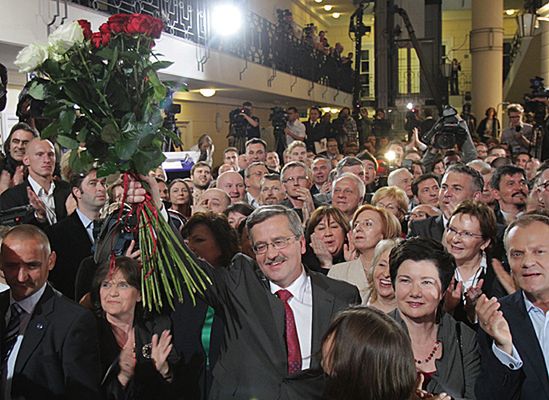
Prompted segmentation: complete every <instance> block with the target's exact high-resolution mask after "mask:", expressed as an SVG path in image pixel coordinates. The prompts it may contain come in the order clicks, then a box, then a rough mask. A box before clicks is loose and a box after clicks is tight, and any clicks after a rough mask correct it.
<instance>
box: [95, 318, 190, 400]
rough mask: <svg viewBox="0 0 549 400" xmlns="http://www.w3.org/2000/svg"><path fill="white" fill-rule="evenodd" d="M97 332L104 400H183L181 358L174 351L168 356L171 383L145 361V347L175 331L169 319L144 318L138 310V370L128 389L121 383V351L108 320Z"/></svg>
mask: <svg viewBox="0 0 549 400" xmlns="http://www.w3.org/2000/svg"><path fill="white" fill-rule="evenodd" d="M97 329H98V332H99V351H100V353H99V354H100V359H101V370H102V375H103V379H102V383H101V386H102V388H103V393H104V397H105V399H106V400H122V399H131V400H156V399H158V400H161V399H162V400H163V399H183V396H182V394H181V393H179V390H178V388H177V384H178V382H177V377H178V376H179V375H180V374H179V371H178V370H177V364H178V358H177V355H176V353H175V351H174V350H173V349H172V351H171V353H170V355H169V356H168V362H169V364H170V368H171V372H172V376H173V377H174V380H173V381H172V382H171V383H170V382H167V381H166V380H164V379H163V378H162V376H161V375H160V374H159V373H158V371H157V370H156V368H155V367H154V364H153V362H152V360H151V359H150V358H145V356H144V353H145V354H147V352H146V351H144V350H143V347H144V346H146V345H150V343H151V340H152V336H153V335H154V334H158V336H160V335H161V334H162V332H163V331H164V330H170V329H171V323H170V319H169V318H168V317H166V316H158V315H155V316H151V317H150V318H147V319H145V318H141V317H140V312H139V311H137V310H136V312H135V319H134V332H135V356H136V366H135V370H134V376H133V378H132V379H131V380H130V381H129V382H128V384H127V385H126V387H125V388H124V387H123V386H122V385H121V384H120V382H119V381H118V378H117V377H118V373H119V372H120V367H119V357H120V348H119V347H118V344H117V342H116V339H115V338H114V334H113V333H112V328H111V326H110V324H109V323H108V322H107V320H106V319H105V318H97Z"/></svg>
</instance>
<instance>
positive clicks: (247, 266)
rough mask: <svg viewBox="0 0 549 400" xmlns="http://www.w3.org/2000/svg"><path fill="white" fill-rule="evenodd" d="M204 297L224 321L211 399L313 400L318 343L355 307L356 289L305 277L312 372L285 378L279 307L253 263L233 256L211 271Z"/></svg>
mask: <svg viewBox="0 0 549 400" xmlns="http://www.w3.org/2000/svg"><path fill="white" fill-rule="evenodd" d="M213 272H214V273H213V274H211V276H212V279H213V281H214V284H213V286H211V287H210V288H209V290H208V292H207V297H208V299H209V301H210V302H211V303H212V305H214V307H216V308H218V309H222V310H223V313H224V315H225V318H226V324H227V325H226V332H225V340H226V346H225V347H224V348H223V349H222V353H221V356H220V358H219V360H218V362H217V365H216V366H215V368H214V371H213V376H214V381H213V385H212V389H211V393H210V399H223V400H226V399H246V400H249V399H251V398H257V399H262V400H268V399H296V400H297V399H299V400H302V399H317V398H320V397H321V396H322V392H323V390H324V381H323V376H322V374H321V373H320V371H319V369H320V355H319V353H320V344H321V340H322V336H323V335H324V333H325V332H326V330H327V329H328V326H329V325H330V322H331V320H332V318H333V317H334V316H335V314H336V313H337V312H339V311H341V310H343V309H346V308H347V307H348V306H349V305H350V304H358V303H359V302H360V296H359V294H358V290H357V289H356V287H354V286H352V285H350V284H348V283H346V282H341V281H336V280H333V279H330V278H327V277H325V276H324V275H322V274H319V273H315V272H309V276H310V277H311V285H312V297H313V310H312V313H313V318H312V319H313V320H312V338H311V339H312V348H311V354H312V359H311V369H309V370H305V371H302V372H301V373H298V374H295V375H292V376H288V372H287V371H288V366H287V355H286V343H285V339H284V332H285V323H284V315H285V314H284V305H283V303H282V302H281V301H280V300H279V299H278V297H277V296H276V295H274V294H272V293H271V291H270V287H269V281H268V280H267V278H266V277H265V276H264V275H263V274H262V273H261V272H260V271H259V270H256V266H255V264H254V262H253V261H252V260H251V259H250V258H248V257H246V256H244V255H242V254H237V255H236V256H235V257H234V258H233V260H232V263H231V265H230V266H229V268H227V269H225V268H223V269H216V270H215V271H213Z"/></svg>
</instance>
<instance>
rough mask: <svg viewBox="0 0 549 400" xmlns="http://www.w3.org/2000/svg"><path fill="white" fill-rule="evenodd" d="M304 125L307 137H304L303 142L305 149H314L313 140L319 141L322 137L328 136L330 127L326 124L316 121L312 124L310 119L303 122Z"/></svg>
mask: <svg viewBox="0 0 549 400" xmlns="http://www.w3.org/2000/svg"><path fill="white" fill-rule="evenodd" d="M303 125H305V132H306V134H307V138H306V139H305V144H306V145H307V150H309V151H313V152H314V151H315V145H314V143H315V142H320V140H322V139H326V138H328V136H329V134H330V132H329V130H330V127H329V126H328V124H325V123H323V122H320V121H318V122H317V123H316V125H315V126H314V128H313V126H312V124H311V121H306V122H304V123H303Z"/></svg>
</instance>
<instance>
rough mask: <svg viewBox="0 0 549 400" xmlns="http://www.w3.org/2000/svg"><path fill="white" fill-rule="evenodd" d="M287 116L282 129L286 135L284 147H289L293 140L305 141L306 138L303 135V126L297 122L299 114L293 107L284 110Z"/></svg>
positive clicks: (304, 134)
mask: <svg viewBox="0 0 549 400" xmlns="http://www.w3.org/2000/svg"><path fill="white" fill-rule="evenodd" d="M286 113H287V114H288V122H287V123H286V128H285V129H284V134H285V135H286V145H287V146H289V145H290V143H292V142H293V141H294V140H301V141H302V142H303V141H305V138H306V137H307V135H306V133H305V125H303V123H302V122H301V121H300V120H299V112H298V111H297V108H295V107H288V109H287V110H286Z"/></svg>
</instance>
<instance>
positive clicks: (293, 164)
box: [280, 161, 311, 180]
mask: <svg viewBox="0 0 549 400" xmlns="http://www.w3.org/2000/svg"><path fill="white" fill-rule="evenodd" d="M294 168H303V170H304V171H305V175H307V177H309V178H311V170H310V169H309V167H307V165H305V163H302V162H301V161H290V162H289V163H288V164H286V165H284V167H282V171H280V179H281V180H282V179H283V178H284V174H285V173H286V171H287V170H289V169H294Z"/></svg>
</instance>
